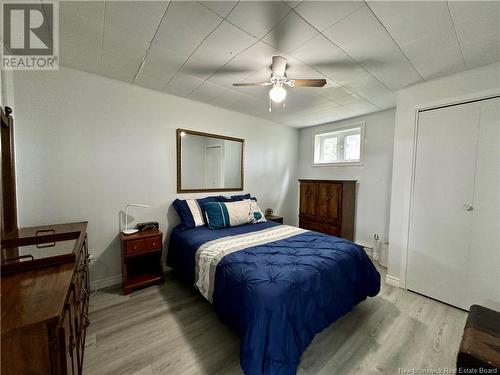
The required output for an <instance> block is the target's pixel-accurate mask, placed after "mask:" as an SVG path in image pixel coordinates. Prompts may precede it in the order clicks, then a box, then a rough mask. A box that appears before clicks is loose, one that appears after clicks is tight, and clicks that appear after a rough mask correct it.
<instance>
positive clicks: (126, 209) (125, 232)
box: [123, 203, 149, 234]
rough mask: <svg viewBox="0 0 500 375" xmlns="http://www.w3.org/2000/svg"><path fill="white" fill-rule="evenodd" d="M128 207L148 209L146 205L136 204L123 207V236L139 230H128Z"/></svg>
mask: <svg viewBox="0 0 500 375" xmlns="http://www.w3.org/2000/svg"><path fill="white" fill-rule="evenodd" d="M129 207H144V208H149V206H148V205H147V204H137V203H130V204H127V205H126V206H125V230H124V231H123V234H134V233H137V232H138V231H139V229H128V208H129Z"/></svg>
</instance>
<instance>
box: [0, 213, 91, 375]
mask: <svg viewBox="0 0 500 375" xmlns="http://www.w3.org/2000/svg"><path fill="white" fill-rule="evenodd" d="M86 228H87V222H81V223H70V224H59V225H49V226H43V227H31V228H21V229H19V230H18V231H17V232H16V233H14V234H13V235H12V236H10V237H9V236H7V238H3V239H2V255H3V252H4V250H5V249H6V248H8V249H9V250H12V249H13V250H14V251H18V252H19V253H21V250H17V249H21V248H22V246H31V245H32V244H33V241H39V242H35V244H36V245H39V244H40V243H46V242H47V241H49V243H53V244H54V245H50V244H49V245H47V244H44V245H43V246H36V250H35V251H38V252H41V251H47V252H50V251H52V252H54V251H56V250H55V249H57V247H56V243H62V242H65V241H66V243H70V244H71V245H70V249H71V250H70V253H69V254H66V255H63V256H59V257H58V258H56V259H58V261H57V264H52V265H47V264H45V265H44V264H41V263H43V262H49V261H52V262H53V261H54V258H52V260H49V259H46V260H43V259H38V260H39V261H40V262H38V264H37V265H36V267H38V268H35V269H30V270H22V271H16V272H12V273H8V274H2V283H1V293H2V322H1V323H2V327H1V330H2V348H1V353H2V361H1V362H2V363H1V373H2V375H14V374H15V375H18V374H44V375H45V374H57V375H59V374H64V375H65V374H68V375H74V374H82V371H83V370H82V367H83V352H84V348H85V332H86V328H87V326H88V324H89V319H88V315H87V314H88V305H89V278H88V259H89V253H88V247H87V236H86ZM47 233H49V234H47ZM42 240H43V241H42ZM12 244H14V247H12V246H13V245H12ZM51 246H52V247H51ZM60 246H63V245H60ZM25 257H26V255H23V256H20V257H18V258H25ZM28 257H30V256H28ZM68 257H70V258H71V259H72V260H70V261H68ZM33 258H34V257H33V256H31V259H32V260H35V261H36V260H37V259H36V257H35V258H34V259H33ZM19 263H23V262H19ZM18 265H20V266H21V264H18ZM2 269H4V263H2ZM5 269H7V267H5Z"/></svg>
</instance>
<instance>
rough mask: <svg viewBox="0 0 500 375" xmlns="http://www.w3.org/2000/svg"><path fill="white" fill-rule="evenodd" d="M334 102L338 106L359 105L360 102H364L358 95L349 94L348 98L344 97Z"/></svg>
mask: <svg viewBox="0 0 500 375" xmlns="http://www.w3.org/2000/svg"><path fill="white" fill-rule="evenodd" d="M332 100H333V102H335V103H337V104H338V105H348V104H353V103H357V102H360V101H363V99H361V98H360V97H359V96H358V95H356V94H349V95H347V96H342V97H340V98H336V99H332Z"/></svg>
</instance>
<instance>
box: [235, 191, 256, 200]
mask: <svg viewBox="0 0 500 375" xmlns="http://www.w3.org/2000/svg"><path fill="white" fill-rule="evenodd" d="M245 199H252V200H254V201H256V202H257V198H255V197H252V195H251V194H250V193H247V194H239V195H232V196H231V198H230V200H229V202H236V201H242V200H245Z"/></svg>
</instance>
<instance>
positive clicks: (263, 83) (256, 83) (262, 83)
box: [233, 82, 272, 86]
mask: <svg viewBox="0 0 500 375" xmlns="http://www.w3.org/2000/svg"><path fill="white" fill-rule="evenodd" d="M269 85H272V83H271V82H241V83H233V86H269Z"/></svg>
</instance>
